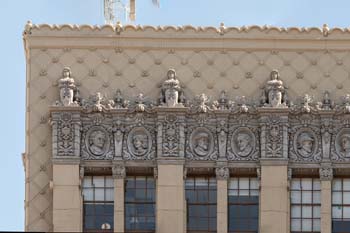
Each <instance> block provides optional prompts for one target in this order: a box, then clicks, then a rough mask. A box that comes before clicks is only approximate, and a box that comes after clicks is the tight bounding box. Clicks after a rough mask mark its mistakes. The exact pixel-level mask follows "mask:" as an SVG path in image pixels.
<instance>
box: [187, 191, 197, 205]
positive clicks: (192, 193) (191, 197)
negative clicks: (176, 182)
mask: <svg viewBox="0 0 350 233" xmlns="http://www.w3.org/2000/svg"><path fill="white" fill-rule="evenodd" d="M186 200H187V202H188V203H193V202H195V201H196V192H195V191H193V190H186Z"/></svg>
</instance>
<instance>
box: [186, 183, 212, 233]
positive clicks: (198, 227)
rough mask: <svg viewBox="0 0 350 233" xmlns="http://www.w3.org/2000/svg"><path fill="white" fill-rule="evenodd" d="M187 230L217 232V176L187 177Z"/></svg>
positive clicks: (207, 232) (206, 232)
mask: <svg viewBox="0 0 350 233" xmlns="http://www.w3.org/2000/svg"><path fill="white" fill-rule="evenodd" d="M185 187H186V201H187V232H192V233H194V232H196V233H197V232H203V233H204V232H205V233H209V232H216V178H199V177H196V178H187V179H186V184H185Z"/></svg>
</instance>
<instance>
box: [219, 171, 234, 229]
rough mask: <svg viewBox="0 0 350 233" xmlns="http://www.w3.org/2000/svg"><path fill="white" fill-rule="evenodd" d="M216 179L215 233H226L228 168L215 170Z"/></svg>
mask: <svg viewBox="0 0 350 233" xmlns="http://www.w3.org/2000/svg"><path fill="white" fill-rule="evenodd" d="M215 172H216V179H217V215H216V217H217V232H218V233H227V229H228V202H227V187H228V186H227V180H228V179H229V177H230V172H229V168H228V167H225V166H221V167H217V168H216V169H215Z"/></svg>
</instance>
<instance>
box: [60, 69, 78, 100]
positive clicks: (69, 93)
mask: <svg viewBox="0 0 350 233" xmlns="http://www.w3.org/2000/svg"><path fill="white" fill-rule="evenodd" d="M62 76H63V77H62V78H61V79H60V80H59V84H58V85H59V88H60V102H61V104H62V105H63V106H74V105H77V103H75V102H74V91H75V89H76V86H75V84H74V79H73V78H71V70H70V68H69V67H65V68H63V71H62Z"/></svg>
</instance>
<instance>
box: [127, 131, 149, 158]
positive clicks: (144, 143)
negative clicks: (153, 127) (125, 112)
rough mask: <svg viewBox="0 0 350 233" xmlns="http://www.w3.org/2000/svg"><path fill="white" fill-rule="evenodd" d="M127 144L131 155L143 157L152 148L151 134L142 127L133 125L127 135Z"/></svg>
mask: <svg viewBox="0 0 350 233" xmlns="http://www.w3.org/2000/svg"><path fill="white" fill-rule="evenodd" d="M127 146H128V150H129V152H130V153H131V154H132V155H133V156H136V157H143V156H145V155H147V154H148V153H149V152H150V150H151V148H152V138H151V134H150V133H149V132H148V130H147V129H145V128H144V127H135V128H133V129H132V130H131V131H130V133H129V135H128V139H127Z"/></svg>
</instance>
